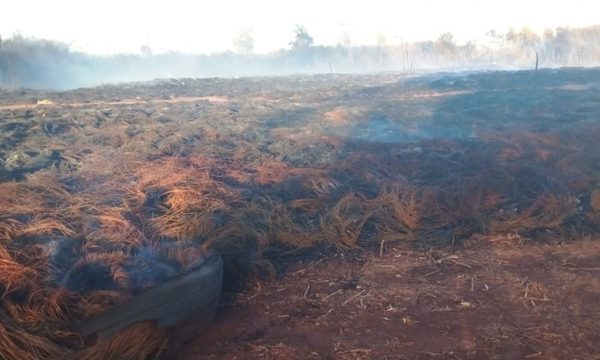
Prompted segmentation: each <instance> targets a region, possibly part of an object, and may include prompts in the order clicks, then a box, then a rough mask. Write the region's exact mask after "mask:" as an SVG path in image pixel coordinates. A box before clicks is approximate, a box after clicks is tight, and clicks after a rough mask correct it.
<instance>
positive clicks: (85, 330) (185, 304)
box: [77, 252, 223, 338]
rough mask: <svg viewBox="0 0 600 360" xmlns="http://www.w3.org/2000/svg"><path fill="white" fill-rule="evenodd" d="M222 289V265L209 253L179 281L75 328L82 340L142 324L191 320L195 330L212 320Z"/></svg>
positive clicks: (144, 293) (155, 288)
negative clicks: (145, 322)
mask: <svg viewBox="0 0 600 360" xmlns="http://www.w3.org/2000/svg"><path fill="white" fill-rule="evenodd" d="M222 287H223V261H222V259H221V257H220V255H219V254H218V253H216V252H213V253H211V254H210V255H209V256H208V257H207V258H206V259H205V260H204V262H203V263H202V264H201V265H199V267H197V268H195V269H193V270H191V271H189V272H188V273H186V274H184V275H183V276H181V277H178V278H175V279H172V280H170V281H168V282H166V283H164V284H161V285H158V286H156V287H154V288H151V289H148V290H145V291H143V292H141V293H139V294H137V295H135V296H134V297H133V298H132V299H131V300H129V301H128V302H126V303H123V304H119V305H116V306H113V307H112V308H110V309H108V310H107V311H105V312H104V313H102V314H100V315H98V316H96V317H94V318H91V319H88V320H85V321H82V322H81V323H79V324H78V326H77V327H78V329H79V332H80V333H81V334H82V335H84V336H89V335H93V334H97V335H98V337H100V338H107V337H110V336H112V335H114V334H116V333H118V332H119V331H121V330H123V329H125V328H127V327H129V326H131V325H133V324H136V323H139V322H142V321H155V322H156V323H157V325H158V326H159V327H171V326H174V325H177V324H178V323H180V322H181V323H186V322H189V320H190V319H194V326H195V327H196V328H197V329H201V328H202V327H205V326H207V325H208V324H209V323H210V322H211V321H212V319H213V318H214V315H215V312H216V309H217V305H218V302H219V298H220V295H221V289H222Z"/></svg>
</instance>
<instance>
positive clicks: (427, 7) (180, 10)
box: [0, 0, 600, 54]
mask: <svg viewBox="0 0 600 360" xmlns="http://www.w3.org/2000/svg"><path fill="white" fill-rule="evenodd" d="M0 10H1V11H0V35H1V36H2V37H9V36H10V35H12V34H13V33H15V32H20V33H21V34H22V35H24V36H33V37H37V38H46V39H52V40H60V41H64V42H66V43H68V44H70V45H71V46H73V47H74V48H75V49H77V50H82V51H86V52H90V53H95V54H112V53H119V52H129V53H132V52H133V53H137V52H139V49H140V47H141V46H142V45H144V44H146V43H147V44H148V45H149V46H150V47H151V48H152V50H153V51H154V52H155V53H160V52H165V51H169V50H174V51H183V52H190V53H212V52H221V51H225V50H228V49H233V45H232V39H233V38H234V37H235V35H236V34H238V33H239V32H241V31H243V30H249V31H251V33H252V36H253V38H254V44H255V52H259V53H264V52H269V51H273V50H276V49H280V48H284V47H287V45H288V43H289V42H290V40H292V38H293V29H294V26H295V24H302V25H304V26H305V27H306V28H307V29H308V32H309V33H310V34H311V35H312V36H313V37H314V39H315V44H322V45H335V44H337V43H339V42H340V41H341V39H342V38H343V34H344V33H348V34H349V35H350V38H351V40H352V43H353V44H365V45H372V44H375V43H376V41H377V38H378V34H383V35H384V36H385V38H386V40H387V42H388V43H392V44H393V43H399V42H400V41H402V40H405V41H413V40H426V39H431V40H434V39H436V38H437V37H438V36H439V35H440V34H442V33H444V32H448V31H450V32H452V33H454V35H455V37H456V38H457V39H458V40H459V41H467V40H478V39H482V38H483V37H484V35H485V33H486V32H487V31H488V30H490V29H496V30H498V31H500V32H505V31H506V30H508V28H510V27H513V28H515V29H520V28H522V27H524V26H528V27H530V28H532V29H533V30H536V31H542V30H543V29H544V28H556V27H558V26H569V27H577V26H585V25H595V24H600V15H599V14H600V2H598V1H597V0H569V1H553V0H548V1H527V0H497V1H486V0H479V1H477V0H453V1H444V0H411V1H383V0H366V1H354V0H329V1H328V0H289V1H286V0H279V1H277V0H254V1H252V0H248V1H243V0H214V1H192V0H190V1H183V0H169V1H155V0H145V1H142V0H87V1H84V0H79V1H77V0H71V1H69V0H38V1H35V0H3V1H2V5H1V6H0Z"/></svg>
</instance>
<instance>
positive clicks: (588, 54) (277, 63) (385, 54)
mask: <svg viewBox="0 0 600 360" xmlns="http://www.w3.org/2000/svg"><path fill="white" fill-rule="evenodd" d="M302 31H305V30H302ZM300 35H301V36H304V37H307V38H308V40H310V41H306V39H305V38H298V36H299V35H298V33H297V38H296V40H295V41H292V42H290V45H291V49H286V50H279V51H277V52H274V53H271V54H266V55H256V54H251V53H248V52H225V53H220V54H211V55H196V54H183V53H175V52H172V53H165V54H152V53H151V50H150V49H149V48H147V47H146V48H144V49H142V50H143V51H142V53H141V54H122V55H112V56H95V55H89V54H85V53H82V52H77V51H73V50H72V49H70V48H69V46H68V45H66V44H64V43H60V42H55V41H48V40H39V39H32V38H25V37H23V36H20V35H15V36H13V37H11V38H8V39H0V87H5V88H22V87H23V88H51V89H68V88H75V87H82V86H92V85H99V84H102V83H115V82H124V81H138V80H151V79H154V78H179V77H234V76H262V75H284V74H298V73H329V72H337V73H362V72H380V71H399V72H419V71H431V70H469V69H528V68H534V67H535V66H536V58H537V59H538V61H539V66H540V67H558V66H598V65H600V25H597V26H591V27H584V28H558V29H556V30H548V31H546V32H544V33H543V34H538V33H535V32H533V31H531V30H528V29H523V30H521V31H514V30H510V31H508V32H507V33H498V32H495V31H490V32H489V33H488V34H487V40H488V41H486V42H485V44H483V43H476V42H468V43H464V44H459V43H457V41H456V40H455V39H454V36H453V35H452V34H451V33H446V34H442V35H441V36H440V37H439V38H438V39H437V40H435V41H420V42H413V43H401V44H391V43H388V42H387V41H386V39H385V38H383V37H381V38H380V39H379V40H378V44H377V45H373V46H351V45H342V44H340V45H337V46H315V45H313V44H312V38H311V37H309V36H308V34H307V33H303V34H300Z"/></svg>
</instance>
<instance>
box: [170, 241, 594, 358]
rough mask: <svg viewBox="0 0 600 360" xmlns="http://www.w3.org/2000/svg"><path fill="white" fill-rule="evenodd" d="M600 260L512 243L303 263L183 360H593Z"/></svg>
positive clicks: (586, 252)
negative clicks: (594, 266)
mask: <svg viewBox="0 0 600 360" xmlns="http://www.w3.org/2000/svg"><path fill="white" fill-rule="evenodd" d="M446 251H448V252H446ZM367 254H368V253H367ZM598 256H600V245H599V244H598V243H597V242H579V243H576V244H569V245H554V246H519V245H516V244H510V242H509V244H503V245H497V244H496V245H494V244H490V245H489V246H482V245H481V244H474V243H467V244H466V247H465V248H464V249H463V250H460V251H454V252H452V251H450V249H448V250H436V251H429V252H419V251H414V250H410V249H406V248H404V249H403V248H402V247H395V248H393V249H388V250H387V251H386V252H385V254H384V255H383V256H381V257H379V256H375V255H367V258H366V261H364V263H358V262H356V261H353V260H351V259H347V258H344V257H343V256H341V255H339V256H337V257H333V258H329V259H327V260H323V261H318V262H312V263H298V264H295V265H294V266H293V267H292V268H290V270H289V272H288V273H287V274H286V275H285V276H284V277H283V278H282V279H281V280H278V281H259V282H256V283H254V284H253V285H252V286H250V287H249V289H248V291H246V292H244V293H242V294H239V295H237V296H232V297H231V298H229V300H228V301H227V302H225V303H224V304H223V306H222V308H221V309H220V311H219V315H218V317H217V320H216V322H215V324H214V326H213V327H212V328H211V329H210V330H209V331H207V332H206V333H204V334H203V335H201V336H200V337H199V338H198V339H197V340H195V341H194V342H193V343H192V344H189V345H188V346H187V348H185V349H182V350H181V353H180V354H179V357H178V358H181V359H205V358H206V359H209V358H224V359H235V358H263V357H265V358H276V359H284V358H289V359H306V358H315V359H322V358H335V359H357V358H363V359H524V358H527V359H531V358H542V359H564V358H570V359H591V358H595V357H596V356H597V355H598V351H599V349H598V348H597V347H596V346H597V345H596V344H598V340H600V339H599V336H598V334H600V325H598V324H600V305H599V304H598V303H597V302H596V301H595V298H597V296H598V295H599V292H600V280H598V278H597V276H596V275H597V274H595V273H594V271H595V270H593V269H590V268H589V267H590V262H592V263H596V264H597V261H598ZM574 269H579V270H574ZM240 319H243V320H241V321H240Z"/></svg>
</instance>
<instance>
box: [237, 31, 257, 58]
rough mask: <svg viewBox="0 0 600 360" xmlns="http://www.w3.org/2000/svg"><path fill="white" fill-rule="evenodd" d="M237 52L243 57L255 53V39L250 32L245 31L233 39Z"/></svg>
mask: <svg viewBox="0 0 600 360" xmlns="http://www.w3.org/2000/svg"><path fill="white" fill-rule="evenodd" d="M233 47H234V49H235V52H236V53H238V54H242V55H248V54H252V52H253V51H254V37H253V36H252V32H251V31H250V30H243V31H241V32H240V33H238V34H237V35H236V36H235V38H233Z"/></svg>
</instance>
